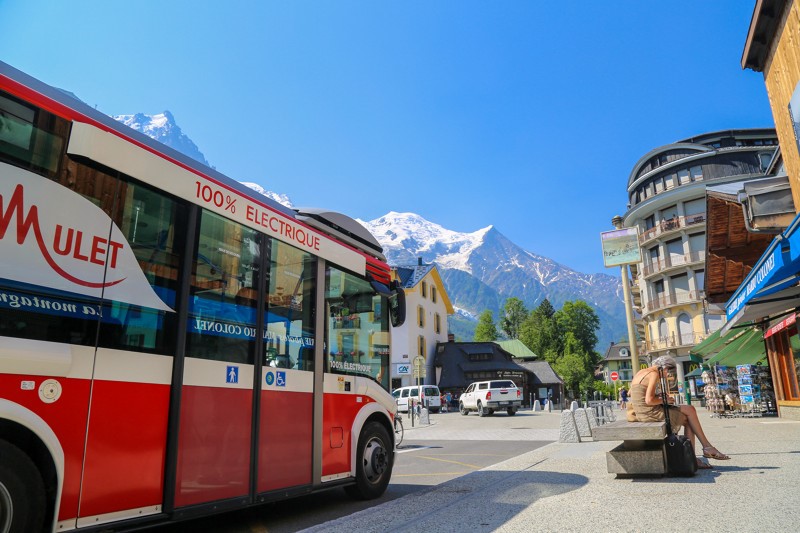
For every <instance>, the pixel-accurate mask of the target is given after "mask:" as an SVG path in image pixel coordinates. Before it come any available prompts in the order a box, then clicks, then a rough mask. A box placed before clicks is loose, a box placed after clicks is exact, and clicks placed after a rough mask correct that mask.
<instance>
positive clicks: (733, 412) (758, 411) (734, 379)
mask: <svg viewBox="0 0 800 533" xmlns="http://www.w3.org/2000/svg"><path fill="white" fill-rule="evenodd" d="M709 377H710V378H711V376H709ZM713 380H714V381H713V382H709V383H708V385H707V387H706V389H707V390H706V395H707V396H706V405H707V406H708V408H709V409H710V410H711V411H712V413H713V414H712V416H762V415H765V414H775V400H774V398H775V396H774V394H773V391H772V378H771V376H770V372H769V367H767V366H760V365H738V366H735V367H727V366H717V367H715V369H714V376H713ZM709 389H711V390H709ZM709 394H710V397H709V396H708V395H709Z"/></svg>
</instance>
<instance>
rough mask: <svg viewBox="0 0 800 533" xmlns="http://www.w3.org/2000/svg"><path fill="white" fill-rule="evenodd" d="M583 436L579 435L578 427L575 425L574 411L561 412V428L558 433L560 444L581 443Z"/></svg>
mask: <svg viewBox="0 0 800 533" xmlns="http://www.w3.org/2000/svg"><path fill="white" fill-rule="evenodd" d="M580 441H581V436H580V433H578V426H577V425H575V413H574V412H572V411H561V426H560V427H559V432H558V442H580Z"/></svg>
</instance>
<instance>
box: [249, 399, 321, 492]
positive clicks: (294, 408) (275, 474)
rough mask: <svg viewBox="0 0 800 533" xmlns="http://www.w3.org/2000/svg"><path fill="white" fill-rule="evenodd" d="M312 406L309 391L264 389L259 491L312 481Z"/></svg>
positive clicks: (260, 433)
mask: <svg viewBox="0 0 800 533" xmlns="http://www.w3.org/2000/svg"><path fill="white" fill-rule="evenodd" d="M313 409H314V395H313V394H312V393H310V392H288V391H280V392H279V391H273V390H264V391H263V392H262V396H261V420H260V422H259V440H260V443H261V444H260V445H259V450H258V486H257V491H258V492H266V491H270V490H277V489H282V488H288V487H296V486H299V485H309V484H311V475H312V472H311V468H312V464H311V455H312V453H313V448H312V442H313V432H312V424H313Z"/></svg>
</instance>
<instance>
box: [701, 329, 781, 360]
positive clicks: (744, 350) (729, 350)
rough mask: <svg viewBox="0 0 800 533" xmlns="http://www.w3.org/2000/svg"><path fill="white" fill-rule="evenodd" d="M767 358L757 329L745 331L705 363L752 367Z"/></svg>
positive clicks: (761, 336) (762, 338)
mask: <svg viewBox="0 0 800 533" xmlns="http://www.w3.org/2000/svg"><path fill="white" fill-rule="evenodd" d="M766 357H767V354H766V349H765V347H764V336H763V333H762V332H761V331H760V330H758V329H755V328H753V329H750V330H747V331H746V332H745V333H744V334H743V335H741V336H740V337H738V338H737V339H735V340H733V341H732V342H731V343H730V344H728V345H727V346H725V347H724V348H723V349H721V350H720V351H719V352H718V353H717V354H716V355H715V356H714V357H712V358H711V359H709V360H708V361H706V364H709V365H720V366H736V365H754V364H756V363H757V362H759V361H761V360H762V359H765V358H766Z"/></svg>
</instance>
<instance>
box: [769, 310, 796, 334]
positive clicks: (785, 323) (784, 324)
mask: <svg viewBox="0 0 800 533" xmlns="http://www.w3.org/2000/svg"><path fill="white" fill-rule="evenodd" d="M795 322H797V314H795V313H792V314H791V315H789V316H787V317H786V318H784V319H783V320H781V321H780V322H778V323H777V324H775V325H774V326H772V327H771V328H769V329H768V330H767V331H765V332H764V338H765V339H766V338H768V337H771V336H773V335H775V334H776V333H778V332H779V331H781V330H784V329H786V328H788V327H789V326H791V325H792V324H794V323H795Z"/></svg>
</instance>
